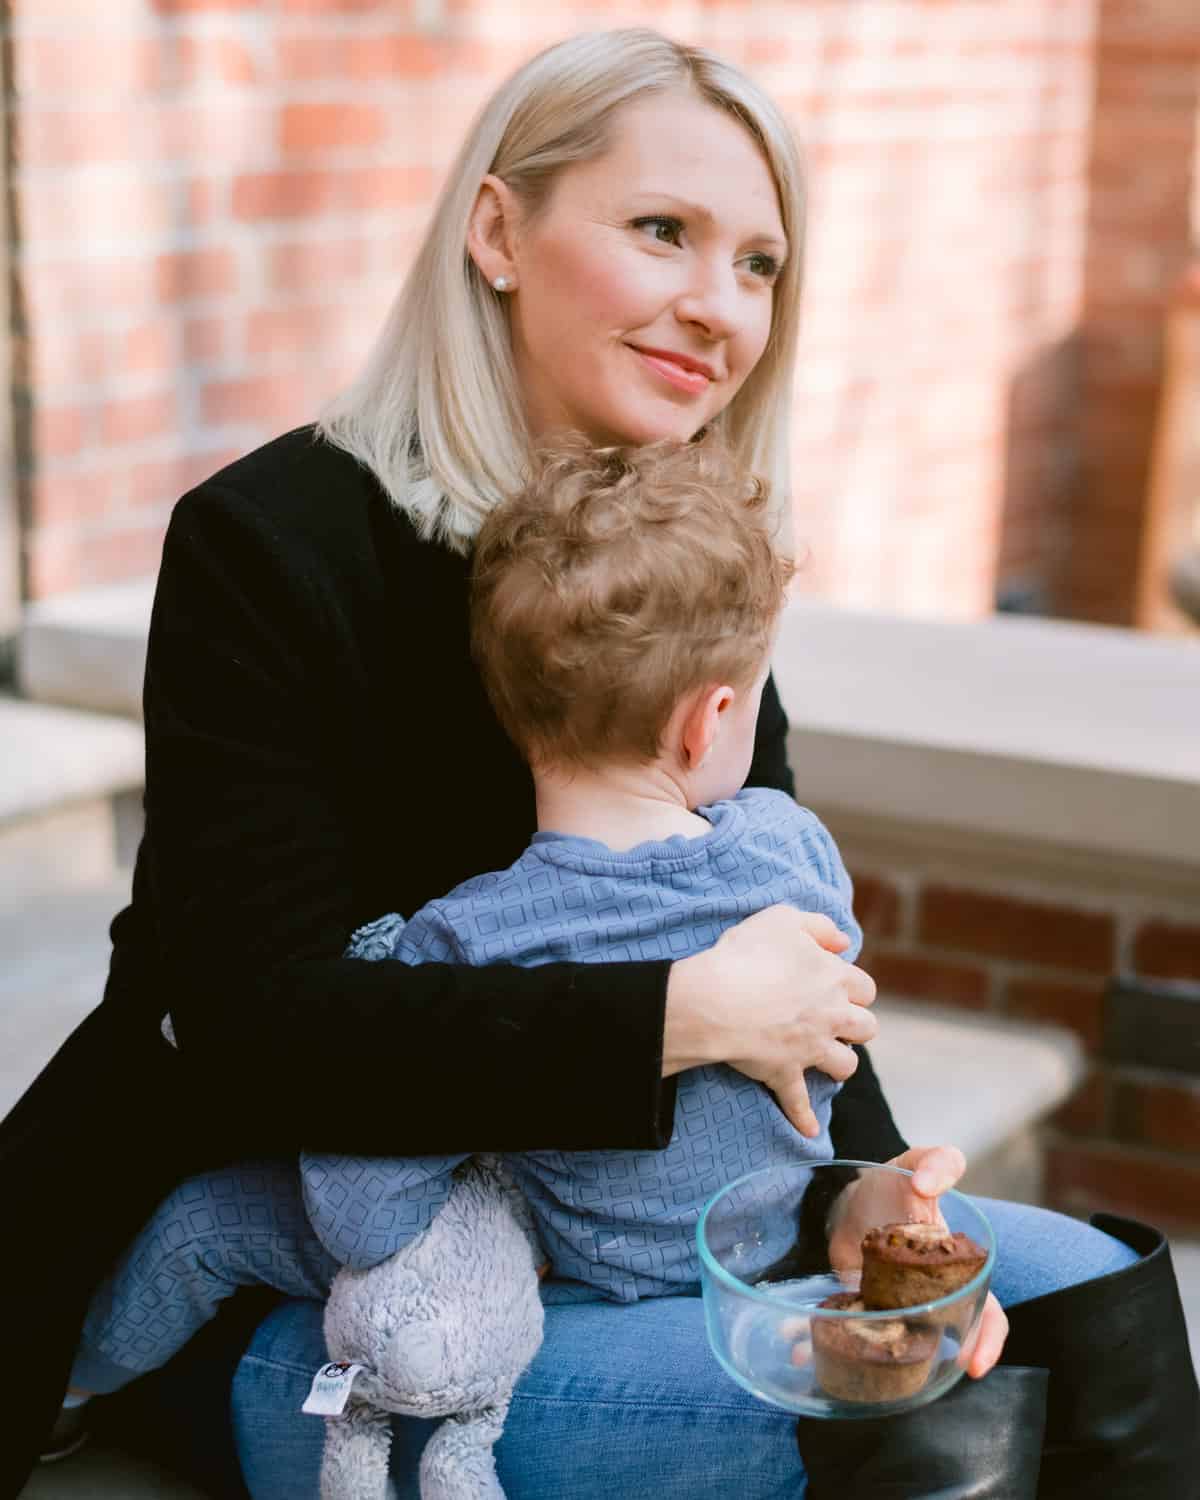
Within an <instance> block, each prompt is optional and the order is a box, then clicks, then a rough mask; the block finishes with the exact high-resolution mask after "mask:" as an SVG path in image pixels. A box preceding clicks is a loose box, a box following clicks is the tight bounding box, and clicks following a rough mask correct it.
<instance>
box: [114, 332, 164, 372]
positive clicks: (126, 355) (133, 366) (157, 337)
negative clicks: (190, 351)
mask: <svg viewBox="0 0 1200 1500" xmlns="http://www.w3.org/2000/svg"><path fill="white" fill-rule="evenodd" d="M120 350H121V353H120V356H119V360H118V368H119V369H120V370H122V371H124V372H125V373H126V374H130V375H161V376H166V375H169V374H170V372H171V371H172V370H173V369H174V367H175V362H176V361H175V330H174V328H173V327H172V325H171V324H170V323H167V322H158V323H144V324H142V325H141V327H139V328H131V329H130V330H129V331H128V333H126V334H125V335H124V337H123V338H122V339H121V340H120Z"/></svg>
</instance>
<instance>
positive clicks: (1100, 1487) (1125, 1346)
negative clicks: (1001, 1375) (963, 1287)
mask: <svg viewBox="0 0 1200 1500" xmlns="http://www.w3.org/2000/svg"><path fill="white" fill-rule="evenodd" d="M1091 1222H1092V1224H1093V1225H1094V1226H1095V1228H1097V1229H1102V1230H1104V1232H1105V1233H1106V1234H1111V1235H1112V1236H1113V1238H1114V1239H1118V1240H1120V1241H1121V1242H1122V1243H1123V1244H1126V1245H1128V1246H1129V1247H1130V1248H1131V1249H1133V1250H1136V1251H1138V1253H1139V1254H1140V1256H1141V1259H1140V1260H1138V1261H1136V1262H1135V1263H1134V1264H1133V1265H1131V1266H1126V1267H1124V1268H1123V1269H1122V1270H1120V1271H1113V1272H1112V1273H1111V1274H1110V1275H1108V1276H1098V1277H1096V1278H1095V1279H1094V1280H1092V1281H1085V1282H1081V1283H1080V1284H1079V1285H1078V1286H1070V1287H1065V1288H1064V1289H1063V1290H1062V1291H1058V1292H1049V1293H1047V1295H1046V1296H1044V1297H1034V1298H1032V1299H1031V1300H1030V1301H1028V1302H1020V1303H1018V1304H1017V1305H1016V1306H1015V1307H1010V1308H1008V1309H1007V1313H1008V1321H1009V1333H1008V1341H1007V1343H1006V1344H1005V1347H1004V1355H1003V1359H1004V1363H1005V1364H1007V1363H1009V1362H1010V1361H1011V1362H1012V1363H1014V1364H1017V1365H1038V1366H1040V1367H1042V1368H1043V1369H1046V1370H1048V1371H1049V1372H1050V1389H1049V1394H1048V1398H1047V1407H1046V1447H1045V1452H1044V1454H1043V1457H1042V1478H1041V1484H1040V1485H1039V1488H1038V1495H1039V1497H1040V1500H1096V1497H1102V1500H1200V1390H1197V1386H1196V1372H1195V1368H1194V1366H1193V1364H1192V1356H1191V1352H1190V1350H1189V1348H1188V1336H1187V1326H1186V1324H1185V1323H1184V1318H1183V1307H1182V1305H1181V1303H1180V1300H1179V1288H1178V1285H1177V1284H1176V1281H1175V1271H1174V1268H1173V1266H1172V1264H1171V1252H1170V1250H1169V1249H1168V1248H1167V1242H1166V1239H1165V1237H1164V1236H1163V1235H1162V1234H1160V1233H1159V1231H1158V1230H1157V1229H1152V1228H1150V1226H1148V1225H1146V1224H1139V1223H1138V1222H1137V1221H1136V1220H1134V1219H1123V1218H1118V1217H1117V1216H1116V1215H1114V1214H1095V1215H1093V1217H1092V1221H1091Z"/></svg>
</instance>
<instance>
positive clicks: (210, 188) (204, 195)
mask: <svg viewBox="0 0 1200 1500" xmlns="http://www.w3.org/2000/svg"><path fill="white" fill-rule="evenodd" d="M220 192H221V185H220V184H218V183H216V182H207V181H205V180H204V179H202V178H199V179H197V180H196V181H195V182H189V183H188V189H187V204H188V209H187V218H188V223H189V224H190V225H191V226H192V227H193V228H200V227H201V226H203V225H205V224H208V223H211V221H212V220H213V219H214V218H215V217H216V213H217V200H218V198H219V196H220Z"/></svg>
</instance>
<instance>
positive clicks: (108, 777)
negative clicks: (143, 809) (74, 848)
mask: <svg viewBox="0 0 1200 1500" xmlns="http://www.w3.org/2000/svg"><path fill="white" fill-rule="evenodd" d="M0 744H3V746H4V766H5V773H4V776H3V778H2V779H0V828H2V827H3V826H4V825H5V824H8V823H15V822H18V821H21V820H24V819H30V818H36V817H39V816H41V815H43V814H46V813H50V812H52V811H54V810H56V809H58V808H61V807H63V806H65V805H68V804H71V803H80V802H87V801H90V800H93V799H95V798H105V799H110V798H113V797H115V796H117V795H119V794H121V793H124V792H128V791H133V790H136V789H137V788H138V787H140V786H141V784H142V780H143V777H144V774H145V749H144V745H143V739H142V730H141V727H140V726H139V725H137V724H132V723H130V721H129V720H128V719H125V718H114V717H109V716H104V715H100V714H92V713H80V712H78V711H77V710H75V709H70V708H51V707H49V706H47V705H46V704H43V703H27V702H25V701H23V700H21V699H17V698H0Z"/></svg>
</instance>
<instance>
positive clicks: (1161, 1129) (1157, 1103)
mask: <svg viewBox="0 0 1200 1500" xmlns="http://www.w3.org/2000/svg"><path fill="white" fill-rule="evenodd" d="M1113 1134H1114V1135H1115V1136H1117V1137H1118V1139H1120V1140H1124V1141H1129V1142H1130V1143H1131V1144H1133V1145H1135V1146H1158V1147H1161V1148H1162V1149H1163V1150H1165V1151H1183V1152H1187V1153H1189V1154H1190V1155H1192V1156H1195V1157H1197V1158H1198V1159H1200V1082H1194V1083H1193V1082H1183V1083H1181V1082H1177V1081H1175V1080H1167V1079H1155V1080H1151V1079H1149V1078H1122V1079H1119V1080H1118V1082H1117V1086H1116V1092H1115V1095H1114V1099H1113Z"/></svg>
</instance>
